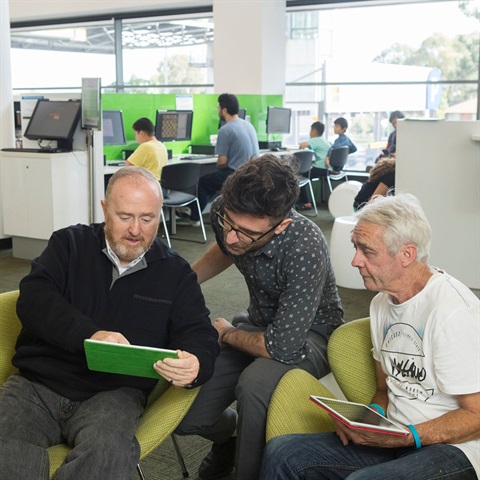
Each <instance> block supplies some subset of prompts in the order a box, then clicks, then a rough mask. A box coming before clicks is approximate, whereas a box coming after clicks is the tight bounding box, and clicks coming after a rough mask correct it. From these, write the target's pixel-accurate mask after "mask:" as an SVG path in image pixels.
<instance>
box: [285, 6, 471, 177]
mask: <svg viewBox="0 0 480 480" xmlns="http://www.w3.org/2000/svg"><path fill="white" fill-rule="evenodd" d="M306 16H307V17H306ZM308 16H310V17H311V18H310V20H308ZM478 20H479V15H478V3H477V2H474V1H461V2H458V1H443V2H427V3H405V4H399V5H390V6H369V7H361V6H358V7H354V8H351V7H349V8H342V7H341V6H339V8H320V9H317V10H311V9H310V10H309V11H307V12H305V11H301V12H297V11H294V12H291V13H289V14H288V25H289V26H290V35H289V37H290V38H289V40H288V41H287V42H288V43H287V73H286V78H287V88H286V95H285V103H286V105H287V106H289V107H291V108H292V109H293V110H294V125H293V129H292V134H291V135H290V137H289V138H288V139H285V142H286V143H290V144H296V143H298V142H299V141H302V140H305V139H306V138H307V137H308V134H309V131H310V125H311V123H312V122H313V121H316V120H320V121H323V122H324V123H325V125H326V131H325V136H326V137H327V139H328V140H330V141H333V140H334V139H335V135H334V134H333V121H334V120H335V118H337V117H339V116H343V117H345V118H346V119H347V120H348V122H349V129H348V132H347V134H348V135H349V136H350V137H351V138H352V140H353V141H354V142H355V143H356V144H357V146H358V147H359V148H358V152H357V153H356V154H354V155H350V157H349V166H350V167H351V168H360V169H363V168H364V167H365V166H366V165H369V164H372V163H373V162H374V160H375V158H376V156H377V155H378V153H379V148H383V147H384V143H386V139H387V137H388V134H389V133H390V131H391V128H392V127H391V126H390V125H389V123H388V116H389V113H390V112H392V111H394V110H401V111H403V112H404V113H405V114H406V115H407V116H408V117H433V118H446V119H447V120H448V119H454V120H457V119H463V120H465V119H470V120H473V119H475V118H476V113H477V91H478V75H479V22H478ZM300 23H301V24H304V25H310V26H311V25H318V31H317V32H316V35H314V34H313V33H312V31H311V30H310V29H309V35H308V36H303V37H302V36H300V35H298V31H297V30H298V25H299V24H300Z"/></svg>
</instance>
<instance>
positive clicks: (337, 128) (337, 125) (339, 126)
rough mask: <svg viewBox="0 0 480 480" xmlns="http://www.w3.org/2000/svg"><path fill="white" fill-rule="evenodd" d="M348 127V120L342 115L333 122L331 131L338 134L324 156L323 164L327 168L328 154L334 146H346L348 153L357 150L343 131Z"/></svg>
mask: <svg viewBox="0 0 480 480" xmlns="http://www.w3.org/2000/svg"><path fill="white" fill-rule="evenodd" d="M347 128H348V122H347V120H346V119H345V118H343V117H338V118H337V119H336V120H335V121H334V122H333V132H334V133H336V134H337V135H338V137H337V139H336V140H335V141H334V142H333V145H332V147H331V148H330V150H329V151H328V153H327V157H326V158H325V166H326V167H327V168H329V167H330V155H331V152H332V150H333V149H334V148H340V147H348V153H349V154H350V153H355V152H356V151H357V147H356V146H355V144H354V143H353V142H352V141H351V140H350V139H349V138H348V137H347V136H346V135H345V132H346V131H347Z"/></svg>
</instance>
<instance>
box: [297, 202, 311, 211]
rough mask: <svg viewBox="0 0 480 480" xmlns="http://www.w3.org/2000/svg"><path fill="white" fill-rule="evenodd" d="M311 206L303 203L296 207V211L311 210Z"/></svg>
mask: <svg viewBox="0 0 480 480" xmlns="http://www.w3.org/2000/svg"><path fill="white" fill-rule="evenodd" d="M311 209H312V204H311V203H303V204H301V205H299V206H298V208H297V210H311Z"/></svg>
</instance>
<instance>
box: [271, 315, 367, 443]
mask: <svg viewBox="0 0 480 480" xmlns="http://www.w3.org/2000/svg"><path fill="white" fill-rule="evenodd" d="M328 360H329V363H330V368H331V370H332V373H333V376H334V377H335V380H336V381H337V383H338V385H339V387H340V389H341V391H342V392H343V394H344V395H345V397H346V398H347V400H350V401H352V402H359V403H366V404H368V403H370V401H371V399H372V397H373V395H374V393H375V390H376V377H375V362H374V360H373V356H372V341H371V336H370V319H369V318H363V319H359V320H354V321H352V322H349V323H346V324H344V325H342V326H341V327H339V328H337V330H335V332H334V333H333V334H332V336H331V337H330V340H329V342H328ZM310 395H319V396H322V397H329V398H335V395H334V394H333V393H331V392H330V390H328V388H327V387H325V386H324V385H323V384H322V383H321V382H320V381H319V380H317V379H316V378H315V377H313V376H312V375H310V374H309V373H308V372H306V371H305V370H301V369H294V370H290V371H289V372H287V373H286V374H285V375H284V376H283V378H282V379H281V381H280V382H279V383H278V385H277V388H276V389H275V391H274V393H273V395H272V399H271V401H270V406H269V409H268V416H267V431H266V440H267V442H268V440H270V439H271V438H273V437H276V436H278V435H284V434H289V433H316V432H322V431H324V432H325V431H334V425H333V422H332V420H331V418H330V416H329V415H328V414H327V413H326V412H325V411H324V410H323V409H321V408H320V407H319V406H318V405H315V404H314V403H313V402H311V401H310V399H309V397H310Z"/></svg>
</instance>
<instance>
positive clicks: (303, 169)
mask: <svg viewBox="0 0 480 480" xmlns="http://www.w3.org/2000/svg"><path fill="white" fill-rule="evenodd" d="M293 155H294V157H295V161H296V167H297V170H298V173H299V174H300V177H299V179H298V185H299V187H300V188H301V187H304V186H306V185H308V187H309V190H310V196H311V198H312V205H313V208H314V209H315V216H317V215H318V210H317V203H316V202H315V195H314V194H313V187H312V181H311V179H310V170H311V169H312V165H313V161H314V160H315V154H314V153H313V151H312V150H299V151H298V152H294V154H293Z"/></svg>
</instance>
